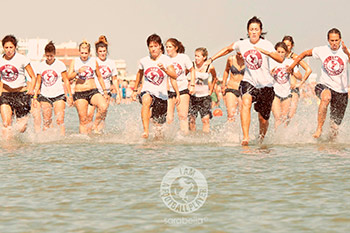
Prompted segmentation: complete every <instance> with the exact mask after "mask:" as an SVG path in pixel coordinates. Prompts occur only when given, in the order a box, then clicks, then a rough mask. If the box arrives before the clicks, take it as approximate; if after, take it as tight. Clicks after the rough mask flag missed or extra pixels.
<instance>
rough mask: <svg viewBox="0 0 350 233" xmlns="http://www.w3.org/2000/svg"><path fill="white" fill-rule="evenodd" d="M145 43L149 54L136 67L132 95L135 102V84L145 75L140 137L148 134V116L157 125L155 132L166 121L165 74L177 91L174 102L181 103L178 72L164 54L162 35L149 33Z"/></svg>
mask: <svg viewBox="0 0 350 233" xmlns="http://www.w3.org/2000/svg"><path fill="white" fill-rule="evenodd" d="M147 46H148V50H149V56H146V57H144V58H142V59H141V60H140V62H139V70H138V72H137V74H136V81H135V88H134V91H133V94H132V99H133V101H135V100H136V96H137V92H138V86H139V84H140V81H141V80H142V78H143V77H144V79H143V85H142V89H141V93H140V95H139V100H140V102H141V104H142V108H141V118H142V125H143V134H142V137H143V138H148V136H149V121H150V119H152V120H153V122H154V123H155V124H156V126H157V133H159V131H160V126H161V125H162V124H164V123H165V122H166V115H167V106H168V103H167V99H168V90H167V83H168V77H170V83H171V85H172V86H173V88H174V90H175V93H176V97H175V99H176V104H179V103H180V93H179V89H178V88H177V83H176V78H177V74H176V71H175V69H174V66H173V65H172V61H171V59H170V58H169V57H168V56H165V55H164V54H163V53H164V47H163V44H162V40H161V38H160V37H159V36H158V35H157V34H152V35H150V36H149V37H148V38H147ZM157 136H158V135H157Z"/></svg>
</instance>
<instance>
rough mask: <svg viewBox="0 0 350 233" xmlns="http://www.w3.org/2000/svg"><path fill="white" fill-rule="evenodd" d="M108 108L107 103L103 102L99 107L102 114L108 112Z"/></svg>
mask: <svg viewBox="0 0 350 233" xmlns="http://www.w3.org/2000/svg"><path fill="white" fill-rule="evenodd" d="M107 108H108V105H107V103H104V104H101V105H100V106H99V108H98V109H99V111H100V112H101V113H102V114H105V113H107Z"/></svg>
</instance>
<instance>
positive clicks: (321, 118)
mask: <svg viewBox="0 0 350 233" xmlns="http://www.w3.org/2000/svg"><path fill="white" fill-rule="evenodd" d="M330 101H331V91H330V90H327V89H325V90H323V91H322V93H321V103H320V105H319V106H318V116H317V129H316V132H315V133H314V134H313V135H312V136H313V137H314V138H319V137H320V136H321V134H322V127H323V125H324V122H325V120H326V117H327V107H328V105H329V102H330Z"/></svg>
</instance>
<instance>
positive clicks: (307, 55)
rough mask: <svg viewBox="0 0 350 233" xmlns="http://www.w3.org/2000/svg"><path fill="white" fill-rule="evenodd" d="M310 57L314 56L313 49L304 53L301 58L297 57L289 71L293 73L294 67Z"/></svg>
mask: <svg viewBox="0 0 350 233" xmlns="http://www.w3.org/2000/svg"><path fill="white" fill-rule="evenodd" d="M310 56H312V49H309V50H306V51H304V52H302V53H301V54H300V55H299V56H297V57H296V58H295V59H294V62H293V63H292V64H291V65H290V66H289V68H288V71H289V72H291V71H292V70H293V69H294V67H295V66H296V65H298V64H299V62H300V61H301V60H303V59H304V58H305V57H310Z"/></svg>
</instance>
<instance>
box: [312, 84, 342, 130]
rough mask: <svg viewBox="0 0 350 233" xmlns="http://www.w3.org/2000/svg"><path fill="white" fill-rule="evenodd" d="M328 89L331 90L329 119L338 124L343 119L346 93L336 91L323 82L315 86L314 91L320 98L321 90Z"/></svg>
mask: <svg viewBox="0 0 350 233" xmlns="http://www.w3.org/2000/svg"><path fill="white" fill-rule="evenodd" d="M325 89H328V90H330V91H331V107H330V110H331V112H330V119H331V121H333V122H334V123H335V124H337V125H340V124H341V122H342V121H343V118H344V115H345V110H346V107H347V105H348V93H340V92H336V91H334V90H332V89H330V88H329V87H327V86H325V85H323V84H320V83H319V84H317V85H316V86H315V93H316V95H317V97H318V98H320V99H321V94H322V91H323V90H325Z"/></svg>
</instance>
